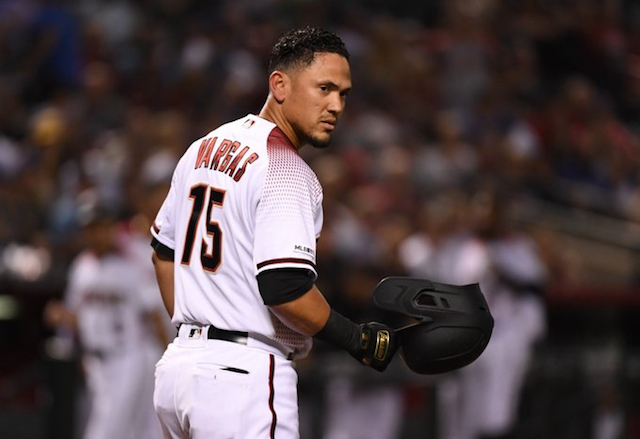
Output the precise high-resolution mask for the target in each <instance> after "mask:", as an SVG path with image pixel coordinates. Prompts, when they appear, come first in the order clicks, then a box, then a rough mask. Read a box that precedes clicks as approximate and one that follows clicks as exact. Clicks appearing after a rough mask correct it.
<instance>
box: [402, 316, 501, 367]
mask: <svg viewBox="0 0 640 439" xmlns="http://www.w3.org/2000/svg"><path fill="white" fill-rule="evenodd" d="M397 334H398V337H399V339H400V346H401V350H400V354H401V356H402V358H403V359H404V361H405V363H406V364H407V366H408V367H409V369H411V370H412V371H413V372H416V373H419V374H423V375H432V374H438V373H444V372H450V371H452V370H455V369H459V368H461V367H464V366H467V365H468V364H470V363H472V362H473V361H474V360H476V359H477V358H478V357H479V356H480V354H481V353H482V352H483V351H484V349H485V347H486V346H487V343H488V342H489V336H488V335H486V334H485V333H484V332H483V331H482V330H480V329H479V328H473V327H453V326H439V325H437V324H428V323H427V324H424V323H418V324H416V325H411V326H409V327H406V328H403V329H401V330H398V332H397Z"/></svg>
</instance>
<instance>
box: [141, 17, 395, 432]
mask: <svg viewBox="0 0 640 439" xmlns="http://www.w3.org/2000/svg"><path fill="white" fill-rule="evenodd" d="M348 59H349V54H348V52H347V50H346V49H345V46H344V44H343V42H342V41H341V40H340V38H339V37H338V36H336V35H335V34H333V33H331V32H329V31H326V30H322V29H317V28H304V29H299V30H294V31H290V32H288V33H286V34H285V35H283V36H282V37H281V38H280V39H279V40H278V42H277V43H276V44H275V46H274V47H273V49H272V52H271V58H270V63H269V95H268V97H267V99H266V102H265V105H264V107H263V108H262V110H261V112H260V114H259V115H252V114H249V115H247V116H245V117H242V118H240V119H238V120H235V121H233V122H230V123H227V124H225V125H222V126H221V127H219V128H217V129H215V130H213V131H211V132H210V133H209V134H207V135H205V136H204V137H202V138H201V139H199V140H197V141H195V142H194V143H193V144H191V146H190V147H189V148H188V149H187V151H186V152H185V154H184V156H183V157H182V158H181V159H180V162H179V163H178V165H177V167H176V169H175V172H174V175H173V179H172V184H171V188H170V190H169V193H168V195H167V197H166V199H165V201H164V203H163V205H162V207H161V208H160V211H159V212H158V215H157V217H156V220H155V223H154V225H153V230H152V233H153V236H154V238H153V240H152V246H153V248H154V250H155V251H154V253H153V261H154V264H155V267H156V276H157V279H158V283H159V286H160V291H161V293H162V296H163V299H164V303H165V306H166V308H167V310H168V312H169V314H171V315H172V321H173V323H174V324H175V325H176V326H178V327H179V329H178V336H177V338H176V339H175V340H174V342H173V343H171V344H170V345H169V347H168V348H167V350H166V351H165V353H164V355H163V357H162V359H161V360H160V361H159V362H158V364H157V366H156V389H155V394H154V405H155V408H156V411H157V413H158V415H159V418H160V420H161V424H162V428H163V431H164V435H165V437H166V438H174V439H177V438H185V439H186V438H192V439H200V438H207V439H214V438H225V439H226V438H251V439H256V438H274V437H277V438H279V439H285V438H297V437H299V433H298V407H297V390H296V384H297V375H296V372H295V370H294V367H293V361H294V360H295V359H297V358H301V357H303V356H304V355H306V354H307V352H308V351H309V349H310V348H311V338H312V337H313V336H315V337H316V338H319V339H322V340H325V341H327V342H329V343H333V344H335V345H336V346H340V347H342V348H344V349H345V350H347V351H348V352H349V353H350V354H351V355H352V356H354V357H355V358H356V359H357V360H358V361H360V362H361V363H363V364H365V365H368V366H371V367H373V368H375V369H376V370H379V371H382V370H384V369H385V368H386V367H387V365H388V363H389V362H390V361H391V358H392V357H393V355H394V353H395V351H396V349H397V339H396V334H395V332H394V331H393V330H392V329H391V328H389V327H388V326H386V325H383V324H379V323H375V322H370V323H365V324H360V325H358V324H356V323H354V322H352V321H350V320H348V319H347V318H345V317H343V316H341V315H339V314H338V313H336V312H335V311H333V310H332V309H331V308H330V306H329V305H328V303H327V301H326V300H325V298H324V296H323V295H322V293H321V292H320V291H319V290H318V288H317V287H316V286H315V283H314V282H315V280H316V277H317V272H316V266H315V261H316V239H318V237H319V235H320V230H321V227H322V219H323V217H322V188H321V186H320V184H319V182H318V179H317V177H316V175H315V174H314V173H313V171H312V170H311V169H310V168H309V166H308V165H307V164H306V163H305V162H304V161H303V159H302V158H301V157H300V156H299V154H298V150H299V149H300V148H301V147H302V146H304V145H305V144H311V145H312V146H314V147H318V148H323V147H326V146H327V145H328V144H329V141H330V139H331V135H332V133H333V131H334V129H335V128H336V124H337V122H338V120H339V118H340V115H341V114H342V112H343V110H344V107H345V100H346V97H347V94H348V93H349V90H350V89H351V74H350V67H349V62H348Z"/></svg>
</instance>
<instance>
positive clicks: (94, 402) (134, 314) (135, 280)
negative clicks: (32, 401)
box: [65, 251, 161, 439]
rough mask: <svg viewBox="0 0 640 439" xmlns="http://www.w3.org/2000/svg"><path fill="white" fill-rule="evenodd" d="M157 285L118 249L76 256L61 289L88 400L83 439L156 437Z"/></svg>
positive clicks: (157, 429)
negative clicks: (73, 322)
mask: <svg viewBox="0 0 640 439" xmlns="http://www.w3.org/2000/svg"><path fill="white" fill-rule="evenodd" d="M157 294H158V292H157V288H154V285H152V284H149V282H148V281H146V279H145V277H144V275H143V274H142V273H141V272H140V270H138V268H137V265H136V264H135V263H132V260H131V259H129V258H127V257H126V256H124V255H123V254H120V253H109V254H107V255H105V256H103V257H101V258H98V257H96V256H95V255H94V254H93V253H91V252H90V251H85V252H83V253H81V254H80V255H79V256H78V257H77V258H76V260H75V261H74V263H73V265H72V267H71V271H70V277H69V286H68V288H67V291H66V294H65V303H66V306H67V307H68V308H69V309H70V310H71V311H72V312H74V313H75V315H76V316H77V322H78V337H79V340H80V345H81V349H82V362H83V366H84V368H85V372H86V379H87V385H88V390H89V400H90V403H91V407H90V411H89V420H88V423H87V426H86V431H85V434H84V436H83V437H84V438H85V439H113V438H120V439H156V438H159V437H161V432H160V427H159V422H158V420H157V416H155V413H154V412H153V405H152V401H153V399H152V396H153V365H154V364H155V362H156V361H157V358H158V357H157V355H158V348H157V341H156V340H154V339H153V325H152V322H151V321H150V319H149V318H148V315H149V313H150V312H151V311H154V310H157V309H158V308H157V307H158V302H157V299H156V297H154V296H155V295H157Z"/></svg>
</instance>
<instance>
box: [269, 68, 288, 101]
mask: <svg viewBox="0 0 640 439" xmlns="http://www.w3.org/2000/svg"><path fill="white" fill-rule="evenodd" d="M288 83H289V77H288V76H287V74H286V73H284V72H281V71H280V70H274V71H273V72H271V74H270V75H269V91H270V92H271V94H272V95H273V97H274V99H275V100H276V101H277V102H278V103H279V104H281V103H282V102H283V101H284V98H285V96H286V95H287V84H288Z"/></svg>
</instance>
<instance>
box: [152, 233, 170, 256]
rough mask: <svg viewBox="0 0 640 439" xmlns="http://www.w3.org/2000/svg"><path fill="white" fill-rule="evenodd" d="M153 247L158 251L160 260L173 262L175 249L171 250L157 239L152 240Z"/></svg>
mask: <svg viewBox="0 0 640 439" xmlns="http://www.w3.org/2000/svg"><path fill="white" fill-rule="evenodd" d="M151 247H153V249H154V250H155V251H156V253H157V254H158V256H160V259H166V260H168V261H173V255H174V251H173V249H170V248H169V247H167V246H166V245H164V244H163V243H161V242H160V241H158V240H157V239H156V238H153V239H152V240H151Z"/></svg>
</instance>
